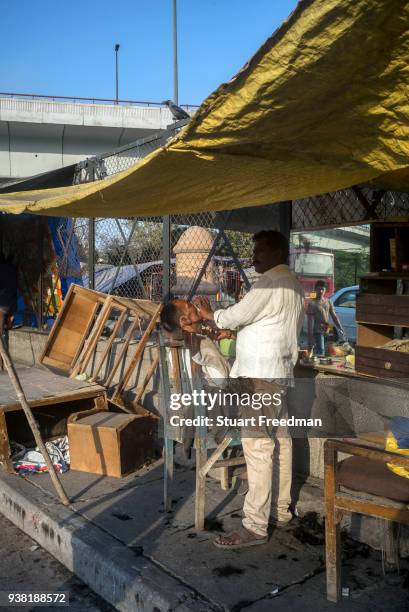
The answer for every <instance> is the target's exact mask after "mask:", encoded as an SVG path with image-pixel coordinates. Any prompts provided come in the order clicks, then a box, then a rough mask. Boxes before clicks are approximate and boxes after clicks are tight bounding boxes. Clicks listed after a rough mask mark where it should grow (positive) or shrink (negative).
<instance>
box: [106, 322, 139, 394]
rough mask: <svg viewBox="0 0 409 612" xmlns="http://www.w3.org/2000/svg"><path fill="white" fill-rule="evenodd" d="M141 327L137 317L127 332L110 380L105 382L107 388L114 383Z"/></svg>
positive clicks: (109, 377)
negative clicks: (131, 342) (136, 331)
mask: <svg viewBox="0 0 409 612" xmlns="http://www.w3.org/2000/svg"><path fill="white" fill-rule="evenodd" d="M138 325H139V317H135V319H134V321H133V322H132V323H131V324H130V326H129V329H128V331H127V332H126V335H125V338H124V343H123V345H122V347H121V350H120V352H119V355H118V357H117V358H116V360H115V363H114V365H113V366H112V369H111V371H110V373H109V376H108V379H107V380H106V381H105V386H106V387H109V386H110V385H111V383H112V381H113V378H114V376H115V374H116V371H117V369H118V367H119V365H120V364H121V363H122V360H123V358H124V357H125V355H126V352H127V350H128V346H129V343H130V341H131V340H132V336H133V333H134V331H135V329H136V327H137V326H138Z"/></svg>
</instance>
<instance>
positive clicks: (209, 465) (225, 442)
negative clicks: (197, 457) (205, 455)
mask: <svg viewBox="0 0 409 612" xmlns="http://www.w3.org/2000/svg"><path fill="white" fill-rule="evenodd" d="M232 440H233V438H230V437H229V436H226V437H225V438H224V439H223V440H222V442H221V443H220V444H219V446H218V447H217V448H216V449H215V450H214V451H213V452H212V454H211V455H210V457H209V459H208V460H207V461H206V463H205V464H204V465H203V466H202V468H201V471H200V475H201V476H206V474H207V473H208V471H209V470H211V469H212V467H213V465H214V464H215V463H216V461H217V460H218V458H219V457H220V455H221V454H222V453H223V452H224V451H225V450H226V448H227V447H228V446H229V444H230V442H231V441H232Z"/></svg>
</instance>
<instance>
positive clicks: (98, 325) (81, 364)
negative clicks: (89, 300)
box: [71, 296, 112, 377]
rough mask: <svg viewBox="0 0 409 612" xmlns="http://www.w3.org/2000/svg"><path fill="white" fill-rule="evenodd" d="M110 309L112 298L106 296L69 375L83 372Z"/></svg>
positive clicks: (94, 348) (73, 375)
mask: <svg viewBox="0 0 409 612" xmlns="http://www.w3.org/2000/svg"><path fill="white" fill-rule="evenodd" d="M111 310H112V298H111V296H108V297H107V299H106V300H105V303H104V305H103V306H102V308H101V311H100V313H99V315H98V318H97V320H96V321H95V325H94V326H93V328H92V331H91V333H90V338H89V341H88V342H86V344H85V350H84V351H83V353H82V355H81V357H80V358H79V360H78V363H77V365H76V366H75V367H74V369H73V371H72V374H71V376H72V377H75V376H77V375H78V374H81V373H83V372H85V370H86V367H87V365H88V363H89V361H90V359H91V357H92V355H93V353H94V351H95V350H96V347H97V344H98V340H99V338H100V336H101V334H102V332H103V331H104V327H105V323H106V322H107V320H108V318H109V315H110V312H111Z"/></svg>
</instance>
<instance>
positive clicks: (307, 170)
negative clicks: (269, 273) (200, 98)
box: [0, 0, 409, 217]
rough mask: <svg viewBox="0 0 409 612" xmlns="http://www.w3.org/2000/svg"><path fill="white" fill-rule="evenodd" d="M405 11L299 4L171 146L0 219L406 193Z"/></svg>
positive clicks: (333, 2) (37, 194)
mask: <svg viewBox="0 0 409 612" xmlns="http://www.w3.org/2000/svg"><path fill="white" fill-rule="evenodd" d="M408 17H409V3H408V2H406V1H404V0H302V1H301V2H300V3H299V4H298V6H297V8H296V9H295V11H294V12H293V13H292V15H291V16H290V17H289V18H288V19H287V21H286V22H285V23H284V24H283V25H282V26H281V27H280V28H279V29H278V30H277V31H276V32H275V33H274V34H273V35H272V36H271V37H270V38H269V39H268V40H267V41H266V42H265V44H264V45H263V46H262V47H261V48H260V49H259V50H258V51H257V53H256V54H255V55H254V56H253V58H252V59H251V60H250V61H249V62H248V64H246V66H244V68H243V69H242V70H241V71H240V72H239V73H238V74H237V75H236V76H235V77H233V78H232V80H231V81H229V82H228V83H226V84H223V85H221V86H220V87H219V88H218V89H217V90H216V91H215V92H214V93H213V94H212V95H210V96H209V97H208V98H207V99H206V100H205V101H204V102H203V104H202V105H201V107H200V108H199V110H198V112H197V113H196V114H195V115H194V117H193V119H192V121H191V122H190V123H189V125H188V126H187V127H186V128H184V129H183V130H182V131H181V132H180V133H179V134H178V135H177V136H176V137H175V138H174V139H173V140H172V141H171V142H170V143H168V144H167V145H166V146H164V147H162V148H161V149H159V150H158V151H155V152H153V153H152V154H150V155H149V156H148V157H147V158H145V159H144V160H142V161H140V162H139V163H137V164H135V166H132V167H131V168H129V169H127V170H126V171H124V172H122V173H120V174H118V175H116V176H114V177H111V178H108V179H106V180H104V181H99V182H96V183H92V184H84V185H78V186H77V185H75V186H72V187H68V188H65V187H63V188H57V189H48V190H46V191H45V190H37V191H32V192H20V193H18V194H7V195H5V194H4V195H1V196H0V210H3V211H6V210H7V211H9V212H14V213H19V212H23V211H29V212H35V213H40V214H51V215H64V216H67V217H69V216H70V217H72V216H84V217H96V216H98V217H102V216H112V214H113V212H115V215H116V216H128V215H129V216H135V215H139V216H143V215H164V214H169V213H179V212H199V211H204V210H229V209H233V208H240V207H243V206H256V205H262V204H267V203H271V202H277V201H284V200H293V199H296V198H302V197H306V196H309V195H314V194H320V193H325V192H328V191H335V190H338V189H342V188H344V187H348V186H351V185H355V184H359V183H364V182H368V181H371V180H376V182H377V183H378V184H379V185H381V186H383V187H385V188H391V189H398V190H408V188H409V171H408V166H409V161H408V149H409V147H408V137H409V123H408V121H407V116H408V110H409V107H408V98H407V91H408V86H409V68H408V66H409V29H408V25H407V24H408Z"/></svg>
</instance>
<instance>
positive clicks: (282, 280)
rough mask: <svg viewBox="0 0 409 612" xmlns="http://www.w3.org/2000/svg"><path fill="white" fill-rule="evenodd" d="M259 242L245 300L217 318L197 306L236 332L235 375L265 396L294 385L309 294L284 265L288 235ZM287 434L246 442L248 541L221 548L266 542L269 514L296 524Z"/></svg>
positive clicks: (232, 539) (229, 539) (264, 236)
mask: <svg viewBox="0 0 409 612" xmlns="http://www.w3.org/2000/svg"><path fill="white" fill-rule="evenodd" d="M254 241H255V247H254V258H253V259H254V264H255V268H256V271H260V272H262V275H261V277H260V278H259V279H258V280H257V282H256V283H255V284H254V285H253V287H252V289H251V290H250V291H249V292H248V293H247V294H246V295H245V296H244V297H243V299H242V300H241V301H240V302H238V303H237V304H235V305H234V306H231V307H230V308H227V309H225V310H216V311H215V312H214V313H212V312H211V310H210V309H209V308H208V307H207V306H206V301H205V300H203V299H201V298H198V299H197V301H196V302H195V304H196V306H197V307H198V309H199V311H200V313H201V315H202V316H203V318H205V319H214V321H215V323H216V325H217V327H219V328H220V329H230V330H236V331H237V343H236V359H235V362H234V365H233V367H232V370H231V372H230V376H231V377H233V378H241V379H252V381H251V382H252V384H253V388H255V389H256V390H264V391H266V390H267V388H268V385H269V384H271V385H272V387H271V388H276V389H277V388H280V387H281V388H282V387H283V385H292V384H293V380H294V375H293V370H294V366H295V363H296V361H297V356H298V336H299V334H300V331H301V327H302V323H303V317H304V312H305V311H304V292H303V288H302V285H301V284H300V283H299V281H298V280H297V278H296V276H295V274H294V273H293V272H291V271H290V269H289V267H288V265H287V264H285V263H282V262H283V261H286V260H287V257H288V251H287V252H285V251H286V250H287V249H288V246H287V243H286V240H285V238H284V236H282V235H281V234H278V232H261V233H259V234H256V235H255V237H254ZM276 241H277V243H278V248H277V247H276ZM277 262H279V263H277ZM274 264H275V265H274ZM244 382H245V381H244ZM277 383H278V387H277ZM283 416H287V415H286V413H285V414H283V412H280V418H281V417H283ZM276 433H277V432H276ZM281 433H283V432H281ZM285 434H287V435H285ZM285 434H284V435H283V436H282V435H273V436H272V437H246V436H244V437H243V438H242V444H243V451H244V456H245V459H246V464H247V477H248V484H249V492H248V493H247V495H246V499H245V503H244V508H243V513H244V519H243V526H244V528H245V530H246V534H245V536H244V537H243V535H242V534H241V533H240V532H239V531H236V532H233V533H232V534H230V535H228V536H220V537H219V538H217V541H215V544H216V545H217V546H222V547H225V548H229V547H231V546H233V547H237V546H241V545H244V546H246V545H252V544H254V543H256V542H259V541H260V543H261V541H265V540H266V539H267V528H268V523H269V519H270V510H271V519H270V521H272V522H275V523H276V524H278V525H280V524H285V523H286V522H288V521H289V520H290V519H291V517H292V515H291V512H290V511H289V505H290V502H291V497H290V492H291V480H292V444H291V437H290V436H289V435H288V432H287V431H286V432H285ZM273 460H274V461H273ZM273 482H274V483H275V486H274V491H273ZM273 493H274V495H272V494H273ZM272 498H273V504H272ZM249 534H250V535H249ZM252 537H253V538H256V539H252Z"/></svg>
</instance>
